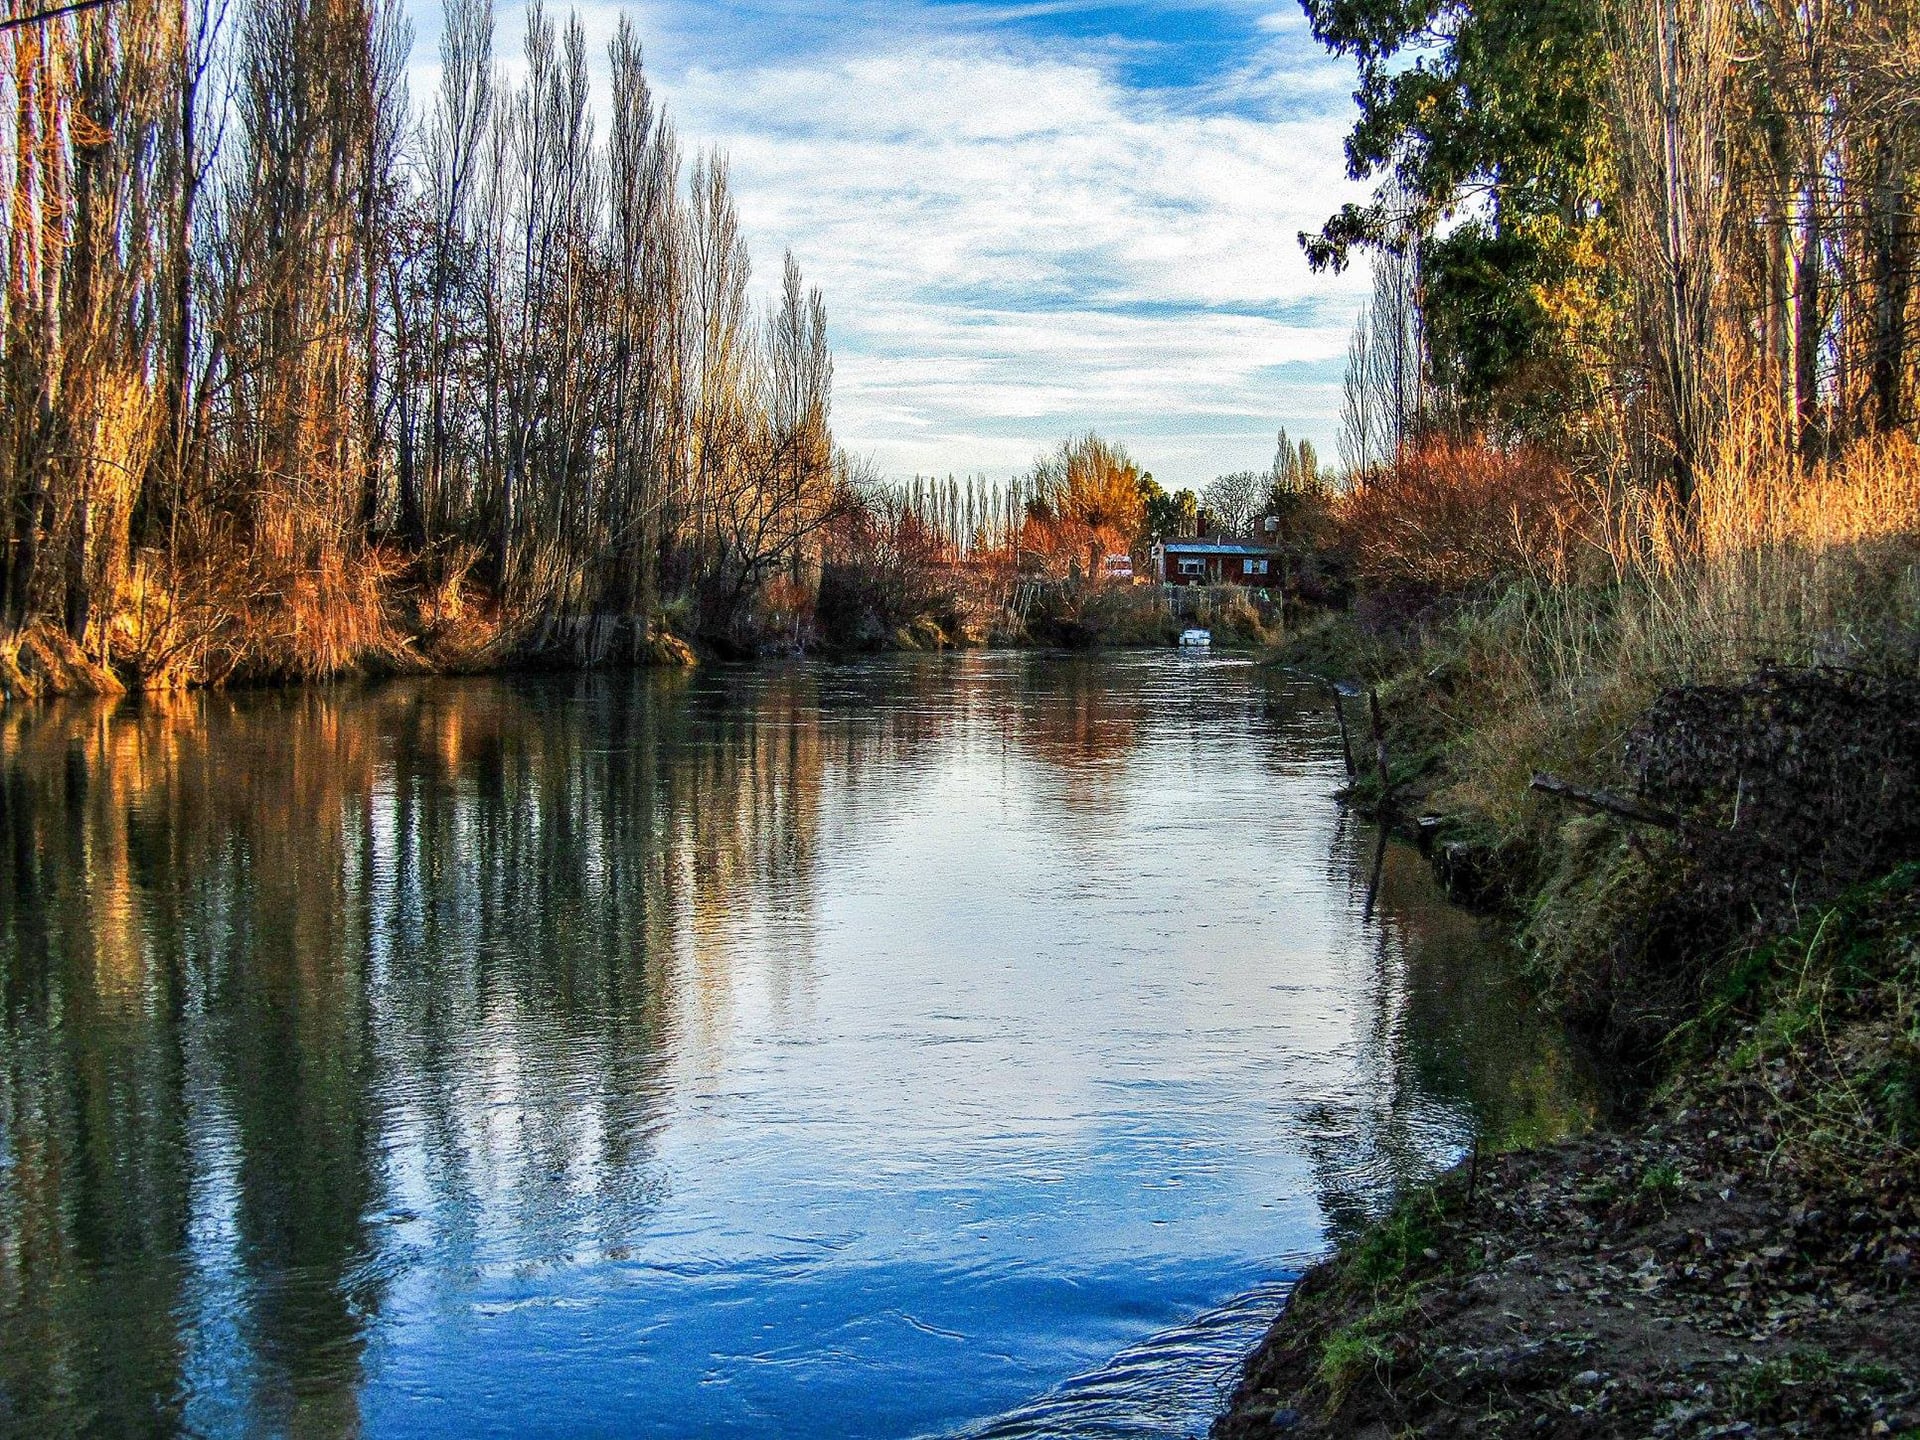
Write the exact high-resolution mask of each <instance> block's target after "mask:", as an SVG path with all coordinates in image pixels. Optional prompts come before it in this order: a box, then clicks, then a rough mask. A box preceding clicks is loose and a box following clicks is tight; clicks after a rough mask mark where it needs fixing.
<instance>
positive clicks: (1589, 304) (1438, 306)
mask: <svg viewBox="0 0 1920 1440" xmlns="http://www.w3.org/2000/svg"><path fill="white" fill-rule="evenodd" d="M1304 5H1305V8H1306V11H1307V16H1308V19H1309V20H1310V21H1311V23H1312V25H1313V32H1314V35H1315V36H1316V37H1317V38H1318V39H1319V40H1320V41H1321V42H1322V43H1323V44H1325V45H1326V46H1327V47H1328V48H1329V49H1331V50H1333V51H1334V52H1335V53H1337V54H1341V55H1347V56H1351V57H1353V59H1354V60H1355V61H1356V62H1357V64H1358V66H1359V71H1360V89H1359V91H1358V92H1357V98H1358V100H1359V103H1360V118H1359V120H1358V121H1357V122H1356V124H1355V126H1354V129H1353V131H1352V133H1351V134H1350V135H1349V136H1348V138H1347V144H1346V151H1347V168H1348V171H1349V173H1350V174H1351V175H1352V176H1353V177H1354V178H1355V179H1366V178H1368V177H1371V176H1388V177H1390V178H1391V179H1392V181H1393V183H1392V184H1390V185H1385V186H1383V187H1382V188H1381V190H1380V192H1379V193H1378V194H1377V195H1376V197H1375V198H1374V200H1373V201H1372V202H1371V203H1370V204H1367V205H1348V206H1346V207H1345V208H1343V209H1342V210H1341V211H1340V213H1339V214H1337V215H1335V216H1333V217H1332V218H1331V219H1330V220H1328V221H1327V223H1326V224H1325V226H1323V227H1322V229H1321V230H1320V232H1319V233H1318V234H1317V235H1306V234H1303V235H1302V236H1301V243H1302V244H1303V245H1304V246H1305V247H1306V251H1307V256H1308V259H1309V260H1310V261H1311V263H1312V264H1313V265H1314V266H1315V267H1316V268H1329V267H1330V268H1333V269H1336V270H1337V269H1340V268H1342V267H1343V266H1345V265H1346V264H1347V263H1348V261H1349V259H1350V258H1351V253H1352V251H1353V249H1354V248H1355V247H1360V248H1368V247H1380V246H1384V245H1388V244H1393V243H1398V242H1397V241H1396V238H1395V237H1397V236H1403V235H1409V234H1410V235H1414V236H1418V237H1424V239H1423V240H1422V241H1421V270H1422V276H1423V286H1424V294H1423V298H1422V310H1423V315H1424V318H1425V321H1426V325H1427V328H1428V335H1429V345H1430V349H1431V351H1432V354H1433V355H1434V357H1435V366H1436V376H1435V378H1436V379H1437V380H1439V381H1440V382H1441V383H1442V384H1443V385H1446V386H1448V387H1450V388H1451V389H1452V391H1453V392H1454V393H1455V395H1456V396H1457V397H1458V398H1459V399H1460V400H1461V401H1462V402H1463V403H1464V404H1465V405H1466V406H1467V407H1468V408H1469V409H1472V410H1486V409H1489V408H1491V409H1496V410H1497V409H1500V408H1502V407H1501V405H1500V404H1499V403H1497V402H1499V400H1500V396H1501V392H1502V391H1503V390H1509V389H1520V388H1526V387H1522V386H1518V385H1517V384H1516V382H1518V381H1520V380H1521V379H1522V378H1523V377H1525V378H1527V379H1528V380H1529V381H1530V382H1531V386H1532V388H1533V389H1535V390H1538V389H1541V388H1545V389H1548V390H1557V389H1561V388H1564V387H1566V386H1568V385H1569V384H1570V383H1571V380H1570V378H1569V377H1570V375H1571V374H1572V373H1573V372H1571V371H1570V370H1567V369H1565V368H1564V367H1560V368H1559V369H1558V371H1557V373H1555V367H1554V362H1555V360H1556V358H1557V356H1558V355H1559V354H1561V353H1562V352H1564V350H1565V349H1566V348H1567V346H1568V345H1569V343H1571V341H1572V340H1573V339H1574V338H1575V337H1576V336H1577V335H1578V334H1579V333H1580V332H1581V331H1582V330H1583V328H1585V327H1586V326H1588V325H1590V324H1592V323H1595V322H1596V321H1603V320H1604V313H1605V310H1606V307H1607V303H1608V301H1609V299H1610V295H1611V291H1612V290H1613V288H1614V287H1613V285H1612V283H1611V280H1610V277H1609V275H1608V271H1607V262H1606V251H1607V241H1608V232H1607V227H1606V221H1605V205H1606V202H1607V201H1608V199H1609V198H1610V196H1611V193H1612V189H1613V179H1612V166H1611V164H1610V161H1609V157H1608V156H1607V154H1606V152H1605V146H1604V139H1603V136H1604V130H1605V127H1604V126H1603V125H1602V124H1601V123H1600V119H1601V116H1600V113H1599V104H1600V100H1601V97H1602V95H1603V93H1604V86H1605V83H1606V68H1607V67H1606V58H1605V44H1604V36H1603V34H1602V26H1601V12H1600V8H1599V7H1598V6H1596V5H1594V4H1592V3H1590V0H1538V3H1536V0H1304ZM1410 57H1411V63H1408V62H1409V58H1410ZM1463 212H1464V218H1462V220H1461V223H1459V224H1457V225H1455V226H1453V227H1452V228H1451V229H1450V230H1447V231H1446V233H1445V234H1439V235H1437V234H1436V233H1435V232H1436V229H1437V228H1438V227H1439V226H1440V224H1441V222H1442V221H1443V220H1445V219H1447V218H1449V217H1455V216H1461V215H1462V214H1463ZM1543 367H1544V368H1545V369H1546V371H1547V373H1545V374H1543V373H1542V371H1543ZM1505 408H1508V409H1511V408H1512V405H1511V404H1508V405H1507V406H1506V407H1505Z"/></svg>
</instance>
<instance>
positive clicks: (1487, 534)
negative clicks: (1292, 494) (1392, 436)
mask: <svg viewBox="0 0 1920 1440" xmlns="http://www.w3.org/2000/svg"><path fill="white" fill-rule="evenodd" d="M1596 514H1597V506H1596V497H1595V495H1594V493H1593V491H1592V489H1591V487H1589V486H1588V485H1586V484H1585V483H1583V482H1582V481H1580V480H1579V479H1577V478H1576V477H1575V476H1574V475H1573V473H1572V472H1571V471H1570V470H1568V469H1567V467H1566V466H1565V465H1563V464H1561V463H1560V462H1559V461H1558V460H1556V459H1554V458H1553V457H1552V456H1550V455H1548V454H1547V453H1546V452H1545V451H1542V450H1538V449H1535V448H1532V447H1529V446H1521V447H1518V448H1516V449H1512V450H1498V449H1494V448H1492V447H1490V446H1487V445H1483V444H1480V443H1478V442H1474V441H1466V440H1455V439H1444V438H1436V439H1430V440H1427V441H1424V442H1422V443H1420V444H1417V445H1411V446H1409V447H1407V449H1406V450H1405V451H1404V452H1403V453H1402V454H1401V455H1400V457H1399V458H1398V459H1397V460H1396V461H1394V463H1393V464H1391V465H1387V466H1383V467H1381V468H1380V469H1378V470H1374V471H1370V472H1368V473H1367V474H1365V475H1363V476H1362V477H1361V478H1360V479H1359V480H1358V482H1357V483H1356V484H1355V485H1354V487H1353V488H1352V489H1351V490H1350V491H1349V492H1348V493H1347V494H1346V495H1345V496H1343V497H1341V499H1340V501H1339V503H1338V505H1337V506H1336V508H1335V515H1334V529H1335V534H1336V536H1337V540H1336V543H1337V544H1338V545H1339V547H1340V548H1341V549H1342V550H1344V551H1345V552H1346V553H1347V554H1348V555H1349V556H1350V557H1351V558H1352V562H1353V565H1354V569H1355V573H1356V576H1357V577H1358V578H1359V579H1360V580H1361V581H1362V582H1363V583H1364V584H1367V585H1369V586H1373V587H1379V588H1388V589H1396V588H1400V587H1412V588H1414V589H1416V590H1424V591H1432V592H1437V593H1440V594H1454V593H1460V592H1464V591H1469V590H1474V589H1478V588H1482V587H1485V586H1487V585H1489V584H1491V583H1494V582H1497V581H1501V580H1508V579H1513V578H1516V577H1518V576H1521V575H1525V574H1528V573H1537V572H1541V571H1545V572H1546V573H1548V574H1551V575H1555V576H1564V575H1566V574H1567V573H1568V570H1569V566H1570V562H1571V561H1572V560H1573V559H1574V557H1575V556H1576V554H1578V553H1579V552H1580V551H1582V550H1586V551H1590V552H1593V553H1597V545H1596V541H1597V535H1598V533H1599V531H1598V527H1597V526H1596V524H1595V519H1596Z"/></svg>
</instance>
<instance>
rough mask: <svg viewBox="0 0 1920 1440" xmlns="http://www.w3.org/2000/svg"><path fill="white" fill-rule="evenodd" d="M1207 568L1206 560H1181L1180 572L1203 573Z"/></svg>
mask: <svg viewBox="0 0 1920 1440" xmlns="http://www.w3.org/2000/svg"><path fill="white" fill-rule="evenodd" d="M1206 568H1207V562H1206V561H1204V560H1182V561H1181V562H1180V573H1181V574H1182V575H1199V574H1203V573H1204V572H1205V571H1206Z"/></svg>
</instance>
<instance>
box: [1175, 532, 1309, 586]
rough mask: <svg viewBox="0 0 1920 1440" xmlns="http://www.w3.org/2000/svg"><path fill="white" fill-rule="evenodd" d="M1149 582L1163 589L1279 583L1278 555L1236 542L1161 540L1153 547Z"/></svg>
mask: <svg viewBox="0 0 1920 1440" xmlns="http://www.w3.org/2000/svg"><path fill="white" fill-rule="evenodd" d="M1152 564H1153V578H1154V579H1156V580H1158V581H1160V583H1161V584H1163V585H1250V586H1252V587H1254V588H1255V589H1265V588H1266V587H1267V586H1269V585H1277V584H1279V583H1280V554H1279V552H1278V551H1277V550H1269V549H1267V548H1266V546H1264V545H1247V544H1243V543H1242V542H1240V541H1238V540H1207V539H1198V540H1161V541H1158V542H1156V543H1155V545H1154V547H1153V561H1152Z"/></svg>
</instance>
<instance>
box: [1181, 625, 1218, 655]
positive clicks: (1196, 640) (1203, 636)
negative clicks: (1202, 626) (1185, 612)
mask: <svg viewBox="0 0 1920 1440" xmlns="http://www.w3.org/2000/svg"><path fill="white" fill-rule="evenodd" d="M1180 643H1181V644H1182V645H1190V646H1192V647H1193V648H1194V649H1196V650H1204V649H1206V648H1207V647H1208V646H1209V645H1211V644H1213V632H1212V631H1211V630H1199V629H1194V630H1182V631H1181V632H1180Z"/></svg>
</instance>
